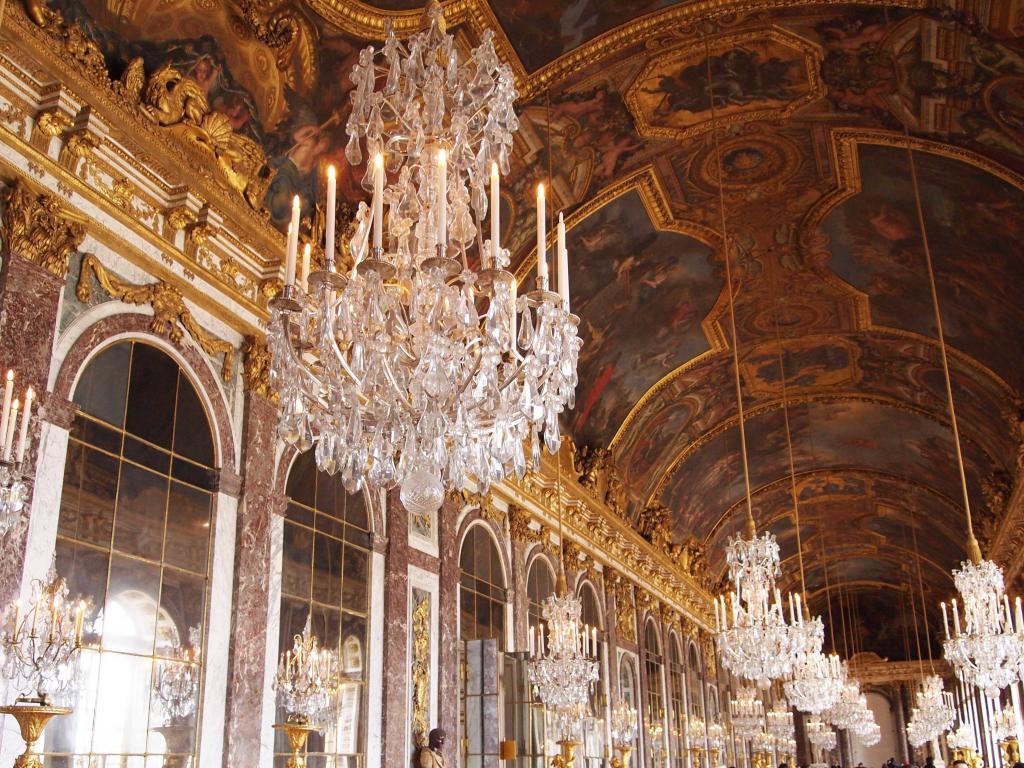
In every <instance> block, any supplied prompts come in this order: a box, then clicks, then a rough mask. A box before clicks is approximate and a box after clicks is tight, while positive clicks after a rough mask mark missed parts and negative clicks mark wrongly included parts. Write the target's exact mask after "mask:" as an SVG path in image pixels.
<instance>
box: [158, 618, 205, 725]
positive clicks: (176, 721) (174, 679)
mask: <svg viewBox="0 0 1024 768" xmlns="http://www.w3.org/2000/svg"><path fill="white" fill-rule="evenodd" d="M198 647H199V628H198V627H192V628H190V629H189V645H188V646H184V645H181V644H180V643H179V644H175V646H174V648H173V649H172V650H171V653H170V656H171V658H169V659H161V660H160V661H159V662H158V663H157V670H156V684H155V686H154V689H155V692H156V698H157V701H158V702H159V704H160V709H161V711H162V712H163V715H164V725H165V726H177V725H183V724H187V723H189V721H191V719H192V717H193V715H195V712H196V703H197V702H198V700H199V653H198V651H197V650H195V649H197V648H198Z"/></svg>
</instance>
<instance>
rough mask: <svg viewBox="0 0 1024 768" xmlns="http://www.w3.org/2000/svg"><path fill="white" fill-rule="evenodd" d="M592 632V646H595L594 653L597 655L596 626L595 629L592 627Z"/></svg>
mask: <svg viewBox="0 0 1024 768" xmlns="http://www.w3.org/2000/svg"><path fill="white" fill-rule="evenodd" d="M590 634H591V637H590V641H591V646H590V647H591V648H593V650H594V655H595V656H597V627H594V628H593V629H591V630H590Z"/></svg>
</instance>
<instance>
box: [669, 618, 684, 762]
mask: <svg viewBox="0 0 1024 768" xmlns="http://www.w3.org/2000/svg"><path fill="white" fill-rule="evenodd" d="M685 679H686V667H685V666H684V665H683V651H682V648H680V646H679V636H678V635H677V634H676V633H675V632H673V633H672V635H671V637H670V638H669V642H668V686H669V696H670V697H671V699H672V733H671V734H669V745H670V749H671V751H672V765H673V766H674V767H675V768H684V766H685V765H686V741H685V739H686V685H685V682H684V681H685Z"/></svg>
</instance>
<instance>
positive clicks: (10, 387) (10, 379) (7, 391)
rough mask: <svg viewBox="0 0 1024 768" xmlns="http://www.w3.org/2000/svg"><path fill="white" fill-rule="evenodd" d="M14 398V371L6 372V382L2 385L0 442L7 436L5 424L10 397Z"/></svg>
mask: <svg viewBox="0 0 1024 768" xmlns="http://www.w3.org/2000/svg"><path fill="white" fill-rule="evenodd" d="M13 396H14V371H8V372H7V382H6V384H4V406H3V416H0V441H2V440H3V439H4V436H5V435H6V434H7V422H8V420H9V419H10V418H11V397H13Z"/></svg>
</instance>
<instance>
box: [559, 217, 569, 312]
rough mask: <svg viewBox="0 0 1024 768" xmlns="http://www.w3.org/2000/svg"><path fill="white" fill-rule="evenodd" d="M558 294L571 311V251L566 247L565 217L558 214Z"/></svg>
mask: <svg viewBox="0 0 1024 768" xmlns="http://www.w3.org/2000/svg"><path fill="white" fill-rule="evenodd" d="M558 295H559V296H561V297H562V309H564V310H565V311H566V312H568V311H569V252H568V251H567V250H566V248H565V219H563V218H562V214H561V213H559V214H558Z"/></svg>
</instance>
